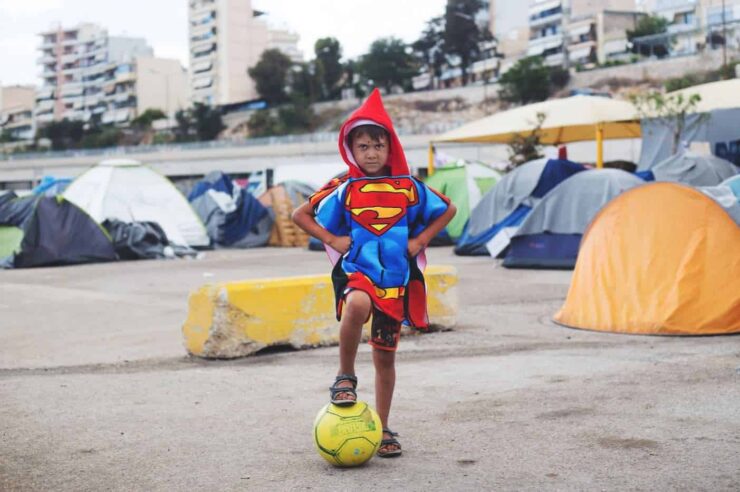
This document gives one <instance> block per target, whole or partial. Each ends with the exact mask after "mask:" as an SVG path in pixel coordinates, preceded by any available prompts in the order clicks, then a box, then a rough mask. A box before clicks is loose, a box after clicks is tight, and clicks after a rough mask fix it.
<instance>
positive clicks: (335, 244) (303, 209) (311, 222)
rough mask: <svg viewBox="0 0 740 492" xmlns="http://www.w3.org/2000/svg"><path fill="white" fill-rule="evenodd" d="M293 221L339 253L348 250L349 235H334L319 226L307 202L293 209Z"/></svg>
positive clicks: (349, 243) (350, 241)
mask: <svg viewBox="0 0 740 492" xmlns="http://www.w3.org/2000/svg"><path fill="white" fill-rule="evenodd" d="M293 222H295V223H296V225H297V226H298V227H300V228H301V229H303V230H304V231H306V233H308V234H310V235H311V236H313V237H315V238H316V239H318V240H319V241H321V242H322V243H324V244H326V245H328V246H330V247H331V248H332V249H334V250H336V251H338V252H339V253H341V254H344V253H346V252H347V251H349V247H350V245H351V243H352V240H351V239H350V238H349V236H335V235H334V234H332V233H331V232H329V231H327V230H326V229H324V228H323V227H321V225H319V223H318V222H316V215H315V214H314V211H313V207H312V206H311V204H310V203H309V202H305V203H304V204H303V205H301V206H299V207H298V208H297V209H295V210H294V211H293Z"/></svg>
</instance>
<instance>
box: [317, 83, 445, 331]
mask: <svg viewBox="0 0 740 492" xmlns="http://www.w3.org/2000/svg"><path fill="white" fill-rule="evenodd" d="M367 124H374V125H378V126H381V127H383V128H385V130H386V131H387V132H388V134H389V136H390V142H389V144H390V150H389V156H388V161H387V163H386V168H387V169H389V174H388V175H387V176H380V177H368V176H365V174H364V173H363V172H362V169H361V168H360V167H359V166H358V165H357V163H356V162H355V160H354V158H353V156H352V153H351V151H350V148H349V144H348V142H347V135H348V134H349V132H350V131H351V130H352V129H353V128H355V127H357V126H359V125H367ZM339 152H340V154H341V155H342V158H343V159H344V161H345V163H346V164H347V165H348V166H349V174H348V177H347V178H345V179H343V180H333V181H332V182H330V183H329V184H328V185H327V186H325V187H324V188H322V189H321V190H319V191H318V192H317V193H315V194H314V195H313V196H312V197H311V199H310V202H311V205H312V206H313V208H314V212H315V215H316V221H317V222H318V223H319V224H320V225H321V226H322V227H324V228H325V229H327V230H328V231H329V232H331V233H332V234H334V235H336V236H349V237H350V239H351V241H352V243H351V247H350V249H349V251H347V253H346V254H344V255H341V256H340V255H339V254H338V253H337V252H336V251H333V250H331V248H328V247H327V251H328V252H329V257H330V258H331V259H332V261H333V263H334V271H333V274H332V279H333V281H334V287H335V293H336V296H337V318H338V319H339V318H340V317H341V310H342V306H343V302H344V296H345V295H346V293H347V292H349V291H350V290H353V289H357V290H362V291H363V292H365V293H367V294H368V295H369V296H370V299H371V300H372V302H373V304H374V306H375V307H376V308H377V309H379V310H380V311H382V312H383V313H385V314H386V315H388V316H390V317H391V318H393V319H395V320H397V321H401V322H404V323H405V324H409V325H411V326H415V327H418V328H425V327H426V326H427V325H428V320H427V314H426V291H425V286H424V278H423V275H422V272H421V270H422V269H423V267H424V263H425V260H424V254H423V252H422V253H421V254H420V255H419V256H417V257H416V258H409V255H408V240H409V237H416V236H417V235H418V234H420V233H421V232H422V231H423V230H424V229H425V228H426V227H427V226H428V225H429V224H430V223H431V222H432V221H434V220H435V219H436V218H438V217H439V216H441V215H442V214H443V213H444V212H445V211H446V210H447V208H448V206H449V200H448V199H447V198H446V197H444V196H443V195H441V194H439V193H437V192H436V191H434V190H432V189H431V188H429V187H427V186H426V185H424V184H423V183H422V182H421V181H419V180H417V179H415V178H413V177H412V176H410V173H409V169H408V165H407V163H406V157H405V155H404V153H403V148H402V147H401V142H400V140H399V139H398V136H397V135H396V132H395V131H394V129H393V124H392V122H391V119H390V117H389V116H388V114H387V113H386V111H385V108H384V107H383V103H382V101H381V98H380V93H379V92H378V91H377V89H376V90H375V91H373V93H372V94H371V95H370V97H369V98H368V99H367V101H366V102H365V103H364V104H363V105H362V106H361V107H360V108H359V109H358V110H357V111H355V112H354V113H353V114H352V115H351V116H350V117H349V119H348V120H347V121H346V122H345V123H344V125H343V126H342V129H341V131H340V132H339Z"/></svg>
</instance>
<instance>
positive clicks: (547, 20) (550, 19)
mask: <svg viewBox="0 0 740 492" xmlns="http://www.w3.org/2000/svg"><path fill="white" fill-rule="evenodd" d="M562 20H563V14H562V13H561V12H558V13H557V14H552V15H548V16H546V17H539V18H537V19H535V20H530V21H529V27H532V28H535V27H542V26H544V25H547V24H560V22H561V21H562Z"/></svg>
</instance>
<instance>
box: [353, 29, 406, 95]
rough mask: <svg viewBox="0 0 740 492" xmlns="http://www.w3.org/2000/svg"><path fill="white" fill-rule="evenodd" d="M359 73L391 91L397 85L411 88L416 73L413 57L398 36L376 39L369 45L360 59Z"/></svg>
mask: <svg viewBox="0 0 740 492" xmlns="http://www.w3.org/2000/svg"><path fill="white" fill-rule="evenodd" d="M359 68H360V72H361V74H362V75H363V76H364V77H365V78H366V79H367V80H368V81H369V82H371V83H372V84H373V85H375V86H379V87H383V88H384V89H385V90H386V92H391V90H392V89H393V87H395V86H398V87H401V88H403V89H404V90H408V89H410V88H411V78H412V77H413V76H414V75H415V74H416V63H415V60H414V57H413V56H412V55H411V54H409V53H408V52H407V51H406V44H404V42H403V41H402V40H400V39H398V38H392V37H390V38H382V39H378V40H376V41H374V42H373V44H371V45H370V52H369V53H367V54H366V55H364V56H363V57H362V59H361V61H360V67H359Z"/></svg>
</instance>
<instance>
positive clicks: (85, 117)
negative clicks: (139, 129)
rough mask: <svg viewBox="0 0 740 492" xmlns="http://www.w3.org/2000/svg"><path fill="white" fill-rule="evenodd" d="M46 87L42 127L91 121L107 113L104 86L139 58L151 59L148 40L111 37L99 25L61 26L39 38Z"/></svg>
mask: <svg viewBox="0 0 740 492" xmlns="http://www.w3.org/2000/svg"><path fill="white" fill-rule="evenodd" d="M40 36H41V46H40V47H39V49H40V51H41V57H40V58H39V59H38V63H39V65H40V66H41V78H42V85H41V88H40V89H39V91H38V94H37V99H36V111H35V118H36V122H37V123H38V124H44V123H48V122H51V121H59V120H61V119H64V118H68V119H71V120H82V121H90V120H91V119H93V118H98V117H99V116H100V115H102V114H103V113H105V112H106V110H107V109H108V105H109V104H108V103H109V102H110V100H109V98H108V97H107V96H108V95H107V94H105V93H104V91H103V86H104V84H105V83H106V82H109V79H110V77H114V78H115V77H117V76H119V74H120V71H118V69H117V67H118V66H119V65H121V64H126V63H130V62H132V61H133V59H134V58H135V57H136V56H140V55H146V56H151V55H152V49H151V47H149V46H148V45H147V44H146V41H145V40H144V39H140V38H126V37H111V36H108V32H107V31H106V30H105V29H103V28H101V27H99V26H97V25H95V24H80V25H79V26H77V27H74V28H70V29H65V28H62V27H61V26H59V27H56V28H54V29H50V30H48V31H44V32H42V33H40Z"/></svg>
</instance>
